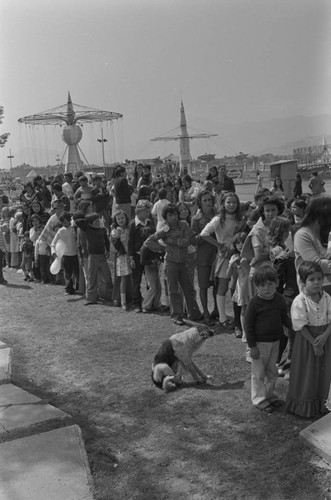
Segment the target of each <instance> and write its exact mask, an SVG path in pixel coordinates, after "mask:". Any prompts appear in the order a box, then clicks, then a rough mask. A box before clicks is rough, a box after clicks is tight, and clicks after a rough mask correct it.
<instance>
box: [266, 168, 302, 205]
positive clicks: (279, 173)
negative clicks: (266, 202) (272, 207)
mask: <svg viewBox="0 0 331 500" xmlns="http://www.w3.org/2000/svg"><path fill="white" fill-rule="evenodd" d="M297 172H298V160H281V161H276V162H275V163H271V164H270V183H271V187H272V186H273V185H274V180H275V178H276V177H280V179H281V180H282V183H283V188H284V196H285V197H286V198H291V197H292V196H293V190H294V184H295V176H296V174H297Z"/></svg>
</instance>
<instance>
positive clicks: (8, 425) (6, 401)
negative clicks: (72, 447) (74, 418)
mask: <svg viewBox="0 0 331 500" xmlns="http://www.w3.org/2000/svg"><path fill="white" fill-rule="evenodd" d="M68 417H69V415H67V414H66V413H64V412H63V411H61V410H58V409H57V408H54V406H51V405H50V404H44V403H43V402H42V401H41V400H40V399H39V398H37V397H36V396H33V395H32V394H29V393H28V392H26V391H24V390H23V389H20V388H19V387H16V386H15V385H12V384H5V385H0V437H3V436H5V435H6V434H9V433H11V432H13V431H18V430H24V429H28V428H29V427H31V426H34V425H36V424H41V423H43V422H49V421H51V420H55V419H65V418H68ZM0 498H1V497H0Z"/></svg>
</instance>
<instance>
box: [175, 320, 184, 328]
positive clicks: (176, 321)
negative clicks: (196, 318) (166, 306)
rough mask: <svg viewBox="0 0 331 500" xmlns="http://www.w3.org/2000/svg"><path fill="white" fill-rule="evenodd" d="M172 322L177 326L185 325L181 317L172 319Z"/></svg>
mask: <svg viewBox="0 0 331 500" xmlns="http://www.w3.org/2000/svg"><path fill="white" fill-rule="evenodd" d="M174 324H175V325H178V326H185V321H183V319H182V318H177V319H175V320H174Z"/></svg>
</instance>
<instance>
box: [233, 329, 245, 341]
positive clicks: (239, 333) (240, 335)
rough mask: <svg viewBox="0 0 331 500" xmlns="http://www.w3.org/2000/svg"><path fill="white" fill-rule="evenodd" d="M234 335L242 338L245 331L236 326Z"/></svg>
mask: <svg viewBox="0 0 331 500" xmlns="http://www.w3.org/2000/svg"><path fill="white" fill-rule="evenodd" d="M234 336H235V337H236V339H242V336H243V332H242V331H241V330H240V328H238V327H236V328H235V329H234Z"/></svg>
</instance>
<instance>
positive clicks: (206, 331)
mask: <svg viewBox="0 0 331 500" xmlns="http://www.w3.org/2000/svg"><path fill="white" fill-rule="evenodd" d="M199 330H200V335H201V337H202V338H203V339H204V340H206V339H209V337H212V336H213V335H214V333H215V332H214V330H212V329H211V328H209V327H208V326H206V325H204V326H203V327H201V329H200V328H199Z"/></svg>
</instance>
